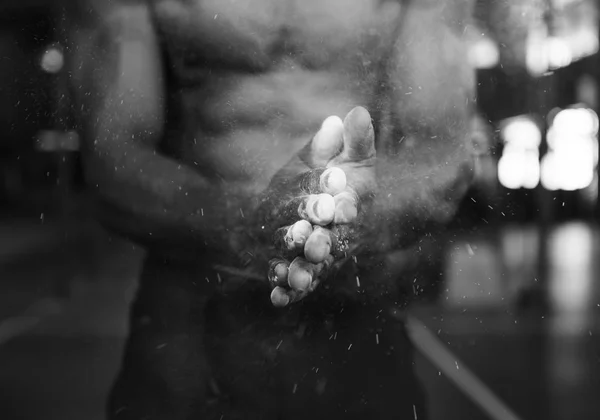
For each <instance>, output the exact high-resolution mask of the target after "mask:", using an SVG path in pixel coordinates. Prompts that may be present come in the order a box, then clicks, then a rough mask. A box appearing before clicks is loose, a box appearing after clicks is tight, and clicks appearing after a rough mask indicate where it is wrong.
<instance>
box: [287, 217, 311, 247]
mask: <svg viewBox="0 0 600 420" xmlns="http://www.w3.org/2000/svg"><path fill="white" fill-rule="evenodd" d="M312 230H313V229H312V225H311V224H310V222H309V221H308V220H298V221H297V222H296V223H294V224H293V225H292V227H291V229H290V234H291V237H292V241H293V242H294V244H295V245H296V246H298V245H304V243H305V242H306V240H307V239H308V237H309V236H310V234H311V233H312Z"/></svg>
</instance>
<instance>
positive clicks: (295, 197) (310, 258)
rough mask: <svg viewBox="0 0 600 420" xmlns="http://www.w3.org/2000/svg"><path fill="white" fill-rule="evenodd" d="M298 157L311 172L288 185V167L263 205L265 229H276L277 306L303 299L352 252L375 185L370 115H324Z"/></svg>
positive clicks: (272, 268)
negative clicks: (341, 116) (344, 116)
mask: <svg viewBox="0 0 600 420" xmlns="http://www.w3.org/2000/svg"><path fill="white" fill-rule="evenodd" d="M300 158H301V160H302V161H303V162H304V164H305V165H306V166H307V170H306V172H304V173H302V174H301V175H300V176H296V177H291V180H290V177H289V168H284V169H283V170H282V171H281V172H280V174H278V175H277V176H276V177H275V178H274V180H273V182H272V184H271V187H270V188H269V190H268V194H266V195H265V196H264V197H263V199H262V203H261V209H262V212H261V213H262V214H263V217H264V222H265V230H266V231H267V232H269V231H271V232H272V231H275V233H274V237H273V242H274V249H273V251H274V253H275V255H276V256H275V258H273V259H272V260H271V261H270V262H269V272H268V279H269V281H270V283H271V285H272V286H273V291H272V293H271V301H272V302H273V304H274V305H275V306H286V305H288V304H290V303H293V302H297V301H299V300H301V299H303V298H304V297H306V296H307V295H308V294H310V293H311V292H313V291H314V290H316V288H317V286H318V285H319V284H320V282H321V281H323V280H325V279H326V278H327V277H328V275H329V274H330V273H331V271H332V268H335V266H336V265H339V264H341V263H342V262H343V261H345V260H347V259H348V258H350V257H351V255H352V252H353V250H354V247H355V246H356V242H355V241H356V237H355V236H356V226H357V225H356V223H357V220H358V218H359V215H360V212H359V209H360V207H361V205H362V204H364V203H365V202H368V201H369V200H370V198H371V197H372V196H373V194H374V192H375V188H376V181H375V143H374V132H373V126H372V123H371V117H370V115H369V113H368V112H367V111H366V110H365V109H364V108H362V107H357V108H354V109H353V110H352V111H351V112H350V113H348V115H347V116H346V118H345V119H344V121H342V120H341V119H340V118H339V117H335V116H332V117H329V118H327V119H326V120H325V121H324V123H323V125H322V127H321V129H320V130H319V132H318V133H317V134H316V135H315V137H314V138H313V140H312V142H311V143H310V144H309V145H308V146H307V148H306V149H305V150H304V151H303V153H302V154H301V156H300ZM282 224H283V225H284V226H283V227H281V225H282Z"/></svg>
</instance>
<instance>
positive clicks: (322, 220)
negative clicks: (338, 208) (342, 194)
mask: <svg viewBox="0 0 600 420" xmlns="http://www.w3.org/2000/svg"><path fill="white" fill-rule="evenodd" d="M306 213H307V215H308V220H309V221H310V222H311V223H313V224H315V225H319V226H326V225H328V224H329V223H331V222H333V219H334V217H335V200H334V199H333V196H331V195H329V194H317V195H313V196H310V197H309V198H308V203H307V206H306Z"/></svg>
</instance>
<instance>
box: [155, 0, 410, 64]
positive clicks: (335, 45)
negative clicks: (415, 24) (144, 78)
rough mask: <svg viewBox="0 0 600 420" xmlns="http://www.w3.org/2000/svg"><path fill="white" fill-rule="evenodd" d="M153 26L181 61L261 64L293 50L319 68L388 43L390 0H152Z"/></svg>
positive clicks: (394, 10)
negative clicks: (154, 19) (154, 23)
mask: <svg viewBox="0 0 600 420" xmlns="http://www.w3.org/2000/svg"><path fill="white" fill-rule="evenodd" d="M153 2H154V11H155V16H156V19H157V25H158V26H159V31H161V32H162V33H163V34H164V36H165V39H166V40H167V44H168V48H169V50H170V53H171V54H172V55H173V57H174V61H177V62H178V63H179V64H180V65H185V66H210V67H212V68H221V69H222V68H227V69H235V70H241V71H248V70H251V71H265V70H268V69H270V68H272V67H273V66H277V64H278V63H279V61H280V60H281V59H282V58H286V57H290V56H293V57H294V59H295V60H296V61H297V62H298V63H299V64H300V65H302V66H304V67H307V68H315V69H323V68H331V67H332V66H333V67H335V66H338V65H340V64H341V62H343V61H344V60H343V58H346V59H352V60H353V61H357V60H358V62H360V63H362V64H364V65H365V66H368V65H369V62H372V61H373V57H374V56H379V55H380V54H381V52H382V50H385V49H388V48H389V46H390V41H391V38H392V37H391V34H392V32H393V29H394V26H395V24H396V23H397V20H398V16H399V14H400V11H401V6H400V2H399V1H395V0H387V1H382V0H328V1H322V0H246V1H243V0H153Z"/></svg>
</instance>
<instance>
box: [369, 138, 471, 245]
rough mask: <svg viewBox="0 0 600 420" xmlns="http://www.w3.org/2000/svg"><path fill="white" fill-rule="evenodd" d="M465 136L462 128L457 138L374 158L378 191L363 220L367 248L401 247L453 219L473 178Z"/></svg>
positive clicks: (423, 144) (424, 144) (422, 144)
mask: <svg viewBox="0 0 600 420" xmlns="http://www.w3.org/2000/svg"><path fill="white" fill-rule="evenodd" d="M463 136H464V137H463ZM466 136H467V134H466V132H465V133H462V132H461V136H460V141H459V140H458V138H456V137H455V138H454V139H452V141H451V140H449V141H447V142H445V143H444V142H443V141H442V140H440V141H437V142H431V143H427V142H423V143H421V144H419V145H418V146H416V147H414V148H413V149H411V150H406V149H405V150H401V151H400V153H399V154H397V155H393V156H386V157H382V158H378V167H377V172H378V174H377V179H378V182H379V192H378V194H377V195H376V196H375V197H374V198H373V202H372V203H371V206H370V207H371V210H369V211H368V212H363V213H364V214H365V216H364V217H363V220H362V230H363V232H366V237H367V238H368V240H367V243H368V245H367V248H369V249H370V250H371V251H372V252H382V251H389V250H393V249H398V248H404V247H406V246H409V245H411V244H413V243H415V242H416V241H418V240H419V239H420V238H422V237H423V236H424V235H426V234H429V233H433V232H434V231H436V230H438V229H440V228H443V227H444V225H445V224H447V223H448V222H449V221H450V220H451V219H452V217H453V216H454V215H455V213H456V211H457V209H458V206H459V205H460V202H461V200H462V198H463V197H464V195H465V193H466V191H467V189H468V187H469V185H470V183H471V179H472V162H473V158H472V156H471V153H470V151H469V149H468V147H467V145H466V144H465V143H466V142H464V141H462V139H463V138H467V137H466Z"/></svg>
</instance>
